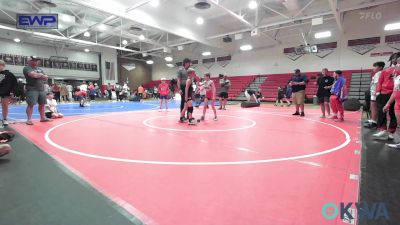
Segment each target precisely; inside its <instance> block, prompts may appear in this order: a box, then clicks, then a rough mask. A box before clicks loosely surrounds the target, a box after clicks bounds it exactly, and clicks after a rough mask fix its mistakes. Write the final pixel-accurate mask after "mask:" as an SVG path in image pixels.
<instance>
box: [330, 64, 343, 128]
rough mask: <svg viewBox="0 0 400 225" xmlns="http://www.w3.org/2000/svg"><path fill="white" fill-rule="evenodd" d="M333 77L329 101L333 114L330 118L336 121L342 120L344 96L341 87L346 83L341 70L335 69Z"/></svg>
mask: <svg viewBox="0 0 400 225" xmlns="http://www.w3.org/2000/svg"><path fill="white" fill-rule="evenodd" d="M333 77H334V79H335V82H334V83H333V85H332V88H331V96H330V103H331V108H332V112H333V116H332V117H330V119H333V120H335V121H336V122H343V121H344V109H343V98H344V97H345V96H344V94H343V88H344V87H345V85H346V79H344V77H343V74H342V71H340V70H336V71H335V72H334V73H333Z"/></svg>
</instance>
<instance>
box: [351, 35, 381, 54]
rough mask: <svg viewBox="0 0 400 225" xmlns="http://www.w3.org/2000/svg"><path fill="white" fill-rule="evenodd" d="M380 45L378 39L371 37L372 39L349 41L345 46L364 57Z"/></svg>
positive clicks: (379, 39)
mask: <svg viewBox="0 0 400 225" xmlns="http://www.w3.org/2000/svg"><path fill="white" fill-rule="evenodd" d="M380 43H381V38H380V37H372V38H364V39H355V40H349V41H348V43H347V45H348V46H349V47H350V48H351V50H353V51H354V52H356V53H358V54H360V55H364V54H365V53H367V52H370V51H371V50H372V49H375V48H376V46H377V45H378V44H380Z"/></svg>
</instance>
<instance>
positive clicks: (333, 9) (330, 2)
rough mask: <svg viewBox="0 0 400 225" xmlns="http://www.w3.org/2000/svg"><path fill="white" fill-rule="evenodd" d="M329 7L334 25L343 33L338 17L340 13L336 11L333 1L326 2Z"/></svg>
mask: <svg viewBox="0 0 400 225" xmlns="http://www.w3.org/2000/svg"><path fill="white" fill-rule="evenodd" d="M328 2H329V6H330V7H331V10H332V13H333V15H334V16H335V20H336V24H337V25H338V28H339V30H340V32H341V33H343V32H344V29H343V25H342V20H341V17H340V12H339V11H338V10H337V8H336V6H335V2H334V1H333V0H328Z"/></svg>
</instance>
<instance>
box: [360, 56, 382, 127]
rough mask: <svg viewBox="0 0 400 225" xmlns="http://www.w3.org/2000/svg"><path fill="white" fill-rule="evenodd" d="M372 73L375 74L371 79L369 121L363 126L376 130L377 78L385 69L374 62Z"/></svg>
mask: <svg viewBox="0 0 400 225" xmlns="http://www.w3.org/2000/svg"><path fill="white" fill-rule="evenodd" d="M373 67H374V68H373V71H374V72H375V74H374V76H373V77H372V79H371V88H370V93H371V106H370V108H371V119H370V120H368V121H367V124H364V127H366V128H377V123H376V121H377V117H378V109H377V105H376V96H377V94H376V86H377V84H378V81H379V77H380V76H381V73H382V70H383V69H384V68H385V63H384V62H376V63H374V65H373ZM379 110H380V109H379Z"/></svg>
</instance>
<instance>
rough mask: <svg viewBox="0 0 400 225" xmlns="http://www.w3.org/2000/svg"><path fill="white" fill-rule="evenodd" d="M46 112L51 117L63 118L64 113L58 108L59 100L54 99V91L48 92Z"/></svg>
mask: <svg viewBox="0 0 400 225" xmlns="http://www.w3.org/2000/svg"><path fill="white" fill-rule="evenodd" d="M44 113H45V115H46V117H47V118H49V119H56V118H62V117H63V116H64V115H63V114H62V113H59V112H58V110H57V101H56V100H55V99H54V96H53V93H51V92H49V93H47V103H46V105H45V106H44Z"/></svg>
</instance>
